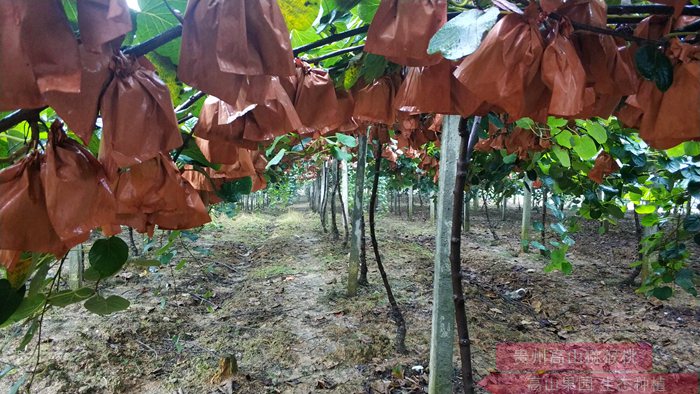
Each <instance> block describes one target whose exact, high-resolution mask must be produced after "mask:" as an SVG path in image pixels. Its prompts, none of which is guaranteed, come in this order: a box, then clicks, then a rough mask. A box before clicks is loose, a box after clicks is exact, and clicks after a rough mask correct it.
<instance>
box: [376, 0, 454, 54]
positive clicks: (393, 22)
mask: <svg viewBox="0 0 700 394" xmlns="http://www.w3.org/2000/svg"><path fill="white" fill-rule="evenodd" d="M446 21H447V0H382V1H381V3H380V4H379V8H378V9H377V13H376V14H375V15H374V19H373V20H372V23H371V24H370V26H369V31H368V32H367V44H366V45H365V51H366V52H368V53H374V54H377V55H382V56H385V57H386V58H387V59H389V60H391V61H392V62H394V63H397V64H402V65H404V66H429V65H432V64H437V63H438V62H439V61H440V59H441V57H440V56H439V55H428V43H429V42H430V39H431V38H432V37H433V35H435V33H436V32H437V31H438V30H439V29H440V27H442V25H444V24H445V22H446Z"/></svg>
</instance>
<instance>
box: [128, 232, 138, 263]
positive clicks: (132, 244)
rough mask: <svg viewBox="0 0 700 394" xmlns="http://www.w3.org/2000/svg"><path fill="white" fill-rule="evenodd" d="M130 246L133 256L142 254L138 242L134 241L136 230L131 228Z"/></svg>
mask: <svg viewBox="0 0 700 394" xmlns="http://www.w3.org/2000/svg"><path fill="white" fill-rule="evenodd" d="M129 244H130V246H131V254H133V255H134V256H138V255H139V254H140V253H139V248H138V247H136V240H134V229H133V228H132V227H129Z"/></svg>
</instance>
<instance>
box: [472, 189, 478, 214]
mask: <svg viewBox="0 0 700 394" xmlns="http://www.w3.org/2000/svg"><path fill="white" fill-rule="evenodd" d="M471 198H472V202H473V203H472V211H474V212H477V211H479V189H474V193H473V194H472V196H471Z"/></svg>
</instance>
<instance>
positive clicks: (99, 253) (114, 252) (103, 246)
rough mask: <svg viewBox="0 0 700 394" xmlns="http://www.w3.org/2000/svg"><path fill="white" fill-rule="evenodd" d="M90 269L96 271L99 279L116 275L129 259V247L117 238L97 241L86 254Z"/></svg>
mask: <svg viewBox="0 0 700 394" xmlns="http://www.w3.org/2000/svg"><path fill="white" fill-rule="evenodd" d="M88 258H89V260H90V268H92V269H94V270H95V271H97V273H98V274H99V275H100V278H107V277H109V276H112V275H114V274H116V273H117V272H118V271H119V270H120V269H121V268H122V266H123V265H124V263H126V260H127V259H128V258H129V246H128V245H127V244H126V242H124V241H123V240H122V239H121V238H119V237H110V238H104V239H98V240H97V241H95V243H94V244H93V245H92V248H90V253H89V254H88Z"/></svg>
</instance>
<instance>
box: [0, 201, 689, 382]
mask: <svg viewBox="0 0 700 394" xmlns="http://www.w3.org/2000/svg"><path fill="white" fill-rule="evenodd" d="M425 216H426V214H425V210H423V211H420V213H419V214H417V215H416V218H414V219H413V221H408V220H407V219H406V217H405V216H404V217H398V216H396V215H393V214H389V213H387V214H384V215H381V216H380V217H379V218H378V227H379V228H378V238H379V244H380V248H381V250H382V254H383V256H384V259H385V262H384V263H385V265H386V267H387V270H388V273H389V277H390V281H391V283H392V285H393V287H394V292H395V294H396V295H397V298H398V301H399V303H400V306H401V308H402V309H403V311H404V314H405V317H406V320H407V325H408V336H407V347H408V349H409V352H408V354H406V355H397V354H396V353H395V352H394V349H393V337H394V326H393V323H392V321H391V320H390V317H389V309H388V304H387V302H386V296H385V293H384V290H383V287H382V286H381V281H380V278H379V275H378V273H377V271H376V269H375V263H374V259H373V258H372V257H371V256H372V255H371V253H368V264H369V267H370V276H369V280H370V285H369V286H366V287H362V288H361V290H360V294H359V296H358V297H356V298H353V299H348V298H347V297H345V283H346V262H347V251H346V250H345V249H344V248H343V247H342V245H341V242H340V241H333V240H332V239H331V237H330V236H329V235H328V234H324V233H323V231H322V230H321V226H320V223H319V220H318V216H317V215H315V214H312V213H311V212H309V211H307V210H306V207H305V206H304V205H297V206H294V207H292V208H291V209H289V210H285V211H283V212H269V213H255V214H239V215H237V216H236V217H235V218H233V219H229V218H226V217H225V216H223V217H219V218H217V220H216V221H215V222H214V224H211V225H208V226H206V227H205V228H204V229H203V230H202V231H201V232H199V233H198V235H199V238H198V239H197V240H195V241H192V240H187V239H185V240H183V242H182V243H181V244H178V245H177V250H178V257H177V258H176V259H175V260H174V263H173V267H163V268H160V269H158V270H153V272H150V271H148V270H144V269H142V268H137V267H129V268H127V269H126V271H125V272H123V273H121V274H119V275H118V276H117V277H115V278H113V279H111V280H110V281H109V283H107V284H106V285H105V286H104V288H105V292H106V293H108V294H109V293H112V294H119V295H122V296H124V297H126V298H128V299H129V300H130V301H131V307H130V308H129V310H127V311H126V312H123V313H119V314H114V315H111V316H108V317H99V316H95V315H91V314H90V313H89V312H87V311H85V310H84V309H82V307H81V306H79V305H77V306H71V307H67V308H64V309H55V310H53V311H51V312H50V313H49V314H48V315H47V316H46V319H45V326H44V333H43V336H42V352H41V361H40V363H39V366H38V369H37V375H36V378H35V384H34V387H33V391H34V392H37V393H81V394H82V393H234V392H235V393H311V392H314V393H316V392H319V393H325V392H328V393H386V392H391V393H421V392H424V391H425V390H426V387H425V386H426V381H427V372H428V371H427V370H426V369H427V365H428V354H429V348H428V343H429V338H430V321H431V315H430V313H431V303H432V295H431V293H432V265H433V261H432V259H433V248H434V242H435V240H434V227H433V226H432V225H431V224H430V222H429V221H428V220H427V219H426V217H425ZM492 216H499V217H498V218H492V221H493V223H494V225H495V227H496V232H497V234H498V235H499V236H500V240H499V241H498V242H496V241H493V240H492V237H491V234H490V233H489V232H488V230H487V227H486V224H485V220H484V218H483V215H482V214H481V213H475V214H474V213H473V218H472V226H473V227H472V231H471V232H470V233H469V234H466V235H465V237H464V242H463V257H464V259H463V268H464V270H465V271H466V278H467V279H466V281H465V289H466V292H467V298H468V300H469V301H468V308H469V310H468V313H469V317H470V322H469V323H470V330H471V334H472V339H473V342H474V345H473V353H474V366H475V370H476V375H477V378H479V379H480V378H481V377H483V376H485V375H487V374H488V373H489V372H490V371H492V370H494V368H495V347H496V345H497V344H498V343H501V342H505V341H510V342H514V341H516V342H517V341H520V342H564V341H570V342H629V341H634V342H636V341H647V342H649V343H651V344H652V345H653V349H654V350H653V361H654V367H655V371H657V372H699V371H700V359H698V357H697V355H698V354H700V306H699V305H698V301H697V299H693V298H692V297H690V296H688V295H687V294H684V293H683V292H682V291H680V290H679V291H678V292H677V293H676V296H674V298H673V299H671V300H670V301H667V302H659V301H655V300H650V299H646V298H645V297H643V296H640V295H637V294H635V293H634V292H633V290H632V289H629V288H624V289H621V288H619V287H618V285H617V284H618V283H619V282H620V281H621V280H622V279H623V278H624V277H625V276H626V275H627V273H628V272H629V270H630V269H629V268H628V265H629V263H631V262H632V261H633V260H634V258H635V257H634V256H635V254H636V250H635V245H634V242H635V241H634V229H633V226H632V223H631V222H623V223H621V224H620V226H618V227H612V228H611V230H610V232H609V233H607V234H605V235H602V236H601V235H598V233H597V231H596V230H597V226H596V225H595V224H587V225H586V226H584V229H583V231H582V232H581V233H578V234H576V236H575V239H576V242H577V243H576V245H575V247H574V249H573V250H572V252H571V256H570V257H571V259H572V261H573V262H574V273H573V274H572V275H570V276H565V275H562V274H560V273H551V274H545V273H544V272H543V271H542V267H543V266H544V265H545V264H546V262H545V261H544V260H543V259H542V258H541V257H540V256H539V255H538V254H536V253H530V254H522V253H518V249H519V241H518V229H519V225H518V223H519V216H518V212H517V211H516V210H513V211H512V212H510V213H509V215H508V217H507V220H506V221H501V220H500V215H495V214H493V213H492ZM339 220H340V219H339ZM368 246H369V242H368ZM368 252H369V250H368ZM181 259H186V261H187V263H186V264H185V265H184V267H182V268H181V269H174V266H175V265H176V264H177V263H178V262H179V261H180V260H181ZM520 288H522V289H525V290H526V294H525V296H524V297H523V298H522V299H521V300H517V301H514V300H511V299H510V298H508V297H507V294H508V292H512V291H514V290H517V289H520ZM23 329H25V328H24V327H20V326H15V327H11V328H9V329H6V330H4V331H1V332H0V352H1V353H0V371H6V374H5V376H4V377H2V378H1V379H0V391H1V392H7V391H8V389H9V387H10V386H11V385H12V383H13V382H15V381H17V380H19V379H21V378H22V377H23V376H26V374H27V373H28V371H31V369H32V368H33V360H34V358H33V357H34V356H35V354H34V353H33V352H32V351H31V350H32V349H31V347H30V348H29V349H28V351H26V352H15V350H14V349H15V348H16V347H17V345H18V343H19V341H20V340H21V336H22V335H23ZM233 359H235V360H236V361H237V365H238V373H236V374H233V375H232V376H230V375H229V374H228V369H227V368H226V367H227V366H229V363H228V362H227V361H231V360H233ZM455 362H457V358H455ZM457 365H458V364H455V366H457ZM414 367H415V368H414ZM419 367H423V368H424V369H423V371H422V372H421V369H420V368H419ZM455 372H456V371H455ZM456 381H457V382H458V378H456Z"/></svg>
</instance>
